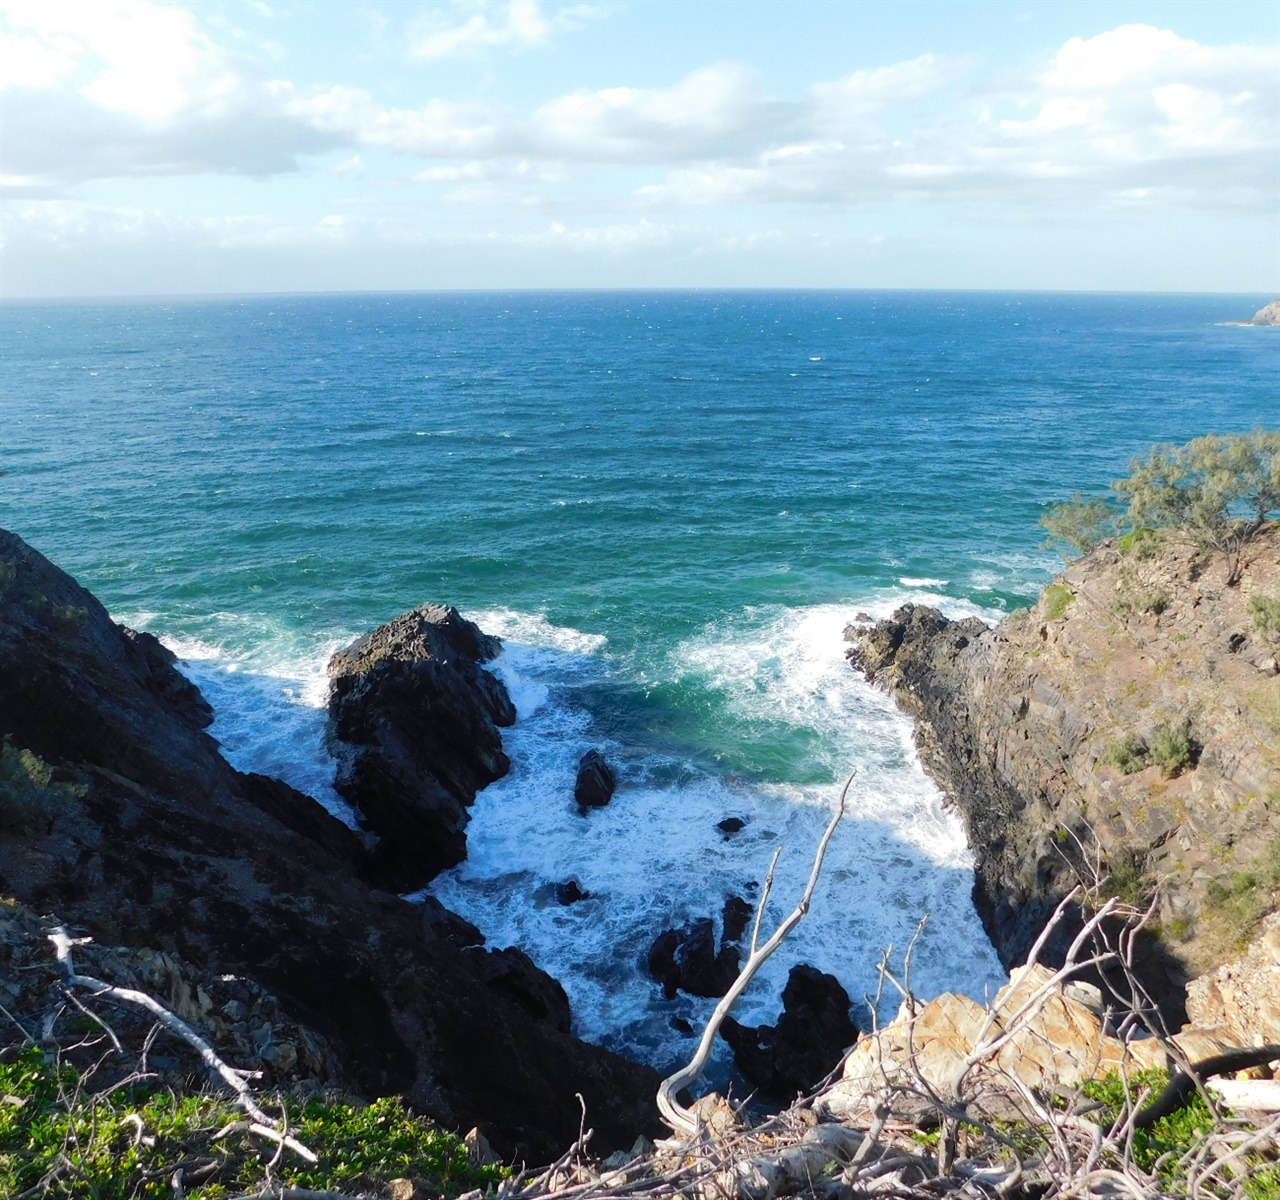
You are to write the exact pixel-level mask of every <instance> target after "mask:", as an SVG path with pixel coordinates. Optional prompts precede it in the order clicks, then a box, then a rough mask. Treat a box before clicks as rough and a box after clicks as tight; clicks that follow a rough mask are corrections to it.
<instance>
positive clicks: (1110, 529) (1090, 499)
mask: <svg viewBox="0 0 1280 1200" xmlns="http://www.w3.org/2000/svg"><path fill="white" fill-rule="evenodd" d="M1119 515H1120V514H1119V513H1118V512H1117V511H1116V509H1115V507H1114V506H1113V505H1112V504H1111V503H1110V502H1109V501H1108V499H1107V498H1106V497H1105V496H1084V495H1082V494H1081V493H1080V492H1076V494H1075V495H1074V496H1072V497H1071V499H1070V500H1067V501H1065V502H1063V503H1061V504H1051V505H1049V507H1048V508H1047V509H1046V510H1045V512H1044V514H1043V515H1042V516H1041V518H1040V527H1041V528H1042V529H1044V530H1045V532H1046V533H1047V534H1048V537H1046V539H1045V543H1044V544H1045V546H1046V547H1049V546H1053V545H1055V544H1057V543H1061V544H1062V545H1064V546H1067V547H1069V548H1070V549H1071V550H1074V551H1075V553H1076V554H1077V555H1079V554H1088V553H1089V551H1090V550H1092V549H1093V548H1094V547H1095V546H1096V545H1097V544H1098V543H1099V542H1102V541H1105V540H1106V539H1107V538H1109V537H1114V536H1115V533H1116V528H1117V525H1116V522H1117V520H1118V518H1119ZM1064 557H1070V555H1064Z"/></svg>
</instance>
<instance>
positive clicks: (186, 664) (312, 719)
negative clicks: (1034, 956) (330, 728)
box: [125, 613, 356, 828]
mask: <svg viewBox="0 0 1280 1200" xmlns="http://www.w3.org/2000/svg"><path fill="white" fill-rule="evenodd" d="M155 620H156V616H155V614H151V613H136V614H131V615H130V616H129V617H128V618H127V619H126V622H125V623H126V624H129V625H131V626H133V628H135V629H144V628H146V627H147V626H148V625H151V624H153V623H154V622H155ZM212 620H213V623H214V625H215V627H216V628H217V629H218V630H219V632H220V633H221V636H219V637H218V640H217V643H214V642H210V641H208V640H205V639H204V638H200V637H196V636H190V635H182V634H171V633H167V634H165V635H164V637H163V639H162V640H163V641H164V643H165V645H166V646H168V647H169V649H170V650H172V651H173V652H174V653H175V654H176V655H177V656H178V666H179V668H180V669H181V670H182V672H183V673H184V674H185V675H186V676H187V677H188V678H189V679H191V680H192V681H193V682H194V683H196V684H197V686H198V687H199V688H200V690H201V691H202V692H203V693H204V696H205V699H207V700H208V701H209V703H210V704H211V705H213V712H214V720H213V724H212V725H211V726H210V727H209V732H210V733H211V734H212V735H213V736H214V737H215V738H217V740H218V742H219V743H220V744H221V746H222V752H223V754H224V755H225V756H226V758H227V761H228V762H230V763H231V765H232V766H233V767H235V768H236V769H237V770H240V771H256V772H259V773H261V774H263V775H274V776H275V777H276V778H277V779H283V780H284V781H285V782H286V783H288V784H290V785H292V786H293V787H295V788H297V789H298V790H299V791H300V792H305V793H306V794H307V795H309V796H311V797H313V798H314V799H315V800H317V801H318V802H319V803H320V804H321V805H323V806H324V807H325V808H326V809H328V811H329V812H330V813H332V814H333V815H334V816H335V817H337V818H338V819H339V820H340V821H343V822H345V823H346V824H347V825H350V826H351V827H352V828H355V825H356V821H355V814H354V813H353V812H352V810H351V807H350V805H348V804H347V802H346V801H345V800H343V799H342V797H341V796H339V795H338V793H337V792H336V791H335V790H334V787H333V759H332V758H331V757H330V756H329V752H328V751H327V750H326V749H325V745H324V727H325V705H326V703H327V699H328V691H329V681H328V676H327V675H326V672H325V667H326V665H327V663H328V661H329V657H330V655H332V653H333V651H334V650H336V649H337V648H338V647H339V646H341V645H345V644H346V642H347V641H349V640H350V639H349V638H331V639H325V640H323V641H319V642H312V641H309V640H306V639H301V638H299V637H297V636H295V635H290V634H289V633H287V632H286V631H284V630H282V629H279V628H275V627H272V626H269V625H262V624H258V625H253V626H252V627H249V628H246V626H248V625H251V623H250V622H247V621H246V620H245V619H243V618H240V617H237V616H236V615H235V614H231V613H217V614H214V617H213V619H212ZM227 643H231V644H239V645H242V646H243V645H248V646H249V647H250V648H249V649H244V650H238V651H232V650H228V649H226V644H227Z"/></svg>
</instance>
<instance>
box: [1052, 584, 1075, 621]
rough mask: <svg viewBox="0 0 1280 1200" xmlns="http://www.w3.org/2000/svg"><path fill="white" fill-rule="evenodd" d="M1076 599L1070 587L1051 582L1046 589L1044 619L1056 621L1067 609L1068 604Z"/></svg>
mask: <svg viewBox="0 0 1280 1200" xmlns="http://www.w3.org/2000/svg"><path fill="white" fill-rule="evenodd" d="M1074 599H1075V596H1074V595H1073V594H1072V592H1071V591H1070V589H1068V588H1065V587H1063V586H1062V584H1060V583H1051V584H1050V585H1049V586H1048V587H1047V588H1045V589H1044V619H1045V620H1046V621H1056V620H1058V618H1059V617H1061V616H1062V614H1063V613H1065V612H1066V611H1067V605H1068V604H1070V603H1071V601H1072V600H1074Z"/></svg>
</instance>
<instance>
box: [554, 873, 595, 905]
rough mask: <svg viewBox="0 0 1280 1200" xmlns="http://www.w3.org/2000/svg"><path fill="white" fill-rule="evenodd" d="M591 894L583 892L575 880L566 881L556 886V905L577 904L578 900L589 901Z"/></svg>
mask: <svg viewBox="0 0 1280 1200" xmlns="http://www.w3.org/2000/svg"><path fill="white" fill-rule="evenodd" d="M590 896H591V893H590V892H584V891H583V890H582V885H581V884H580V883H579V882H578V881H577V880H576V879H567V880H565V882H564V883H557V884H556V903H558V904H564V905H569V904H577V903H578V901H579V900H587V899H590Z"/></svg>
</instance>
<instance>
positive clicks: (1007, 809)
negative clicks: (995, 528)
mask: <svg viewBox="0 0 1280 1200" xmlns="http://www.w3.org/2000/svg"><path fill="white" fill-rule="evenodd" d="M1225 579H1226V570H1225V564H1224V563H1223V561H1222V560H1221V558H1220V557H1217V556H1208V557H1206V556H1204V555H1202V554H1199V553H1197V552H1196V551H1195V550H1194V548H1192V547H1191V546H1189V545H1185V544H1180V543H1177V542H1174V541H1169V542H1166V543H1165V544H1163V545H1159V546H1153V545H1152V544H1151V543H1150V542H1147V543H1146V545H1143V543H1142V542H1141V541H1139V543H1138V544H1137V545H1136V546H1132V547H1130V548H1129V551H1128V553H1121V551H1120V550H1119V548H1118V547H1117V545H1116V543H1114V542H1109V543H1105V544H1104V545H1102V546H1100V547H1099V548H1098V549H1097V550H1095V551H1093V552H1092V553H1091V554H1089V555H1088V556H1087V557H1085V558H1083V559H1081V560H1079V561H1078V562H1076V563H1074V564H1072V565H1071V566H1070V567H1069V568H1068V569H1067V570H1066V571H1065V572H1064V573H1063V574H1062V575H1061V576H1060V577H1059V578H1058V579H1057V580H1056V581H1055V582H1054V583H1053V584H1051V585H1050V586H1049V587H1048V588H1046V590H1045V592H1044V593H1043V594H1042V596H1041V598H1040V600H1039V602H1038V603H1037V604H1036V606H1035V607H1034V608H1033V609H1030V610H1027V611H1024V612H1021V613H1016V614H1013V615H1011V616H1010V617H1008V618H1007V619H1006V620H1005V621H1003V622H1002V623H1001V624H1000V625H998V626H997V627H996V628H994V629H989V628H988V627H986V626H985V625H984V624H983V623H982V622H980V621H977V620H975V619H969V620H964V621H948V620H947V619H946V618H945V617H943V616H942V615H941V614H940V613H938V612H936V611H934V610H932V609H927V608H916V607H913V606H910V605H907V606H905V607H903V608H902V609H899V610H898V612H896V613H894V615H893V617H892V618H890V619H889V620H887V621H881V622H879V623H877V624H876V625H874V626H867V627H862V628H854V627H851V628H850V630H849V631H848V632H847V634H846V636H847V637H848V638H849V640H850V641H851V642H852V643H853V645H852V647H851V649H850V651H849V657H850V660H851V661H852V663H853V665H854V666H855V667H856V668H857V669H860V670H862V671H863V672H864V673H865V674H866V675H867V677H868V679H870V680H872V681H874V682H876V683H879V684H880V685H882V686H884V687H886V688H888V689H889V690H890V691H891V692H892V693H893V695H894V697H895V698H896V699H897V701H898V703H899V704H900V705H901V706H902V708H903V709H904V710H905V711H907V712H908V713H910V714H911V715H912V716H914V717H915V718H916V719H917V724H916V740H917V743H918V745H919V747H920V751H921V755H922V758H923V759H924V762H925V764H926V766H927V767H928V768H929V770H930V771H931V772H932V773H933V774H934V775H935V776H936V777H937V779H938V780H939V782H940V783H941V785H942V787H943V788H944V790H945V791H946V792H947V793H948V795H949V797H950V798H951V799H952V801H953V802H954V803H955V804H956V805H957V806H958V808H959V809H960V811H961V813H962V815H963V818H964V820H965V823H966V827H967V830H968V833H969V841H970V844H971V845H972V847H973V849H974V851H975V853H976V855H977V860H978V861H977V872H976V882H975V900H976V902H977V905H978V909H979V912H980V913H981V914H982V918H983V921H984V923H985V925H986V927H987V931H988V933H989V934H990V935H991V938H992V941H993V942H994V943H995V945H996V947H997V949H998V950H999V952H1000V955H1001V957H1002V959H1003V960H1004V962H1005V963H1006V965H1013V964H1016V963H1018V962H1020V961H1022V959H1023V958H1024V957H1025V955H1026V952H1027V950H1028V949H1029V947H1030V945H1031V942H1032V941H1033V940H1034V939H1035V937H1036V936H1037V934H1038V933H1039V932H1040V930H1041V928H1042V927H1043V925H1044V922H1045V919H1046V918H1047V916H1048V915H1049V913H1050V912H1051V911H1052V909H1053V907H1054V905H1055V904H1056V902H1057V901H1058V899H1060V898H1061V896H1062V895H1064V894H1065V892H1066V891H1067V890H1068V889H1069V887H1070V886H1071V884H1072V883H1073V882H1074V880H1075V870H1074V869H1073V865H1074V867H1078V866H1079V864H1080V861H1081V858H1082V855H1081V850H1080V847H1084V848H1086V850H1087V851H1090V852H1091V851H1092V850H1093V848H1094V847H1096V848H1097V849H1098V850H1100V852H1101V854H1102V857H1103V859H1104V861H1105V863H1106V864H1107V867H1108V869H1109V870H1110V872H1111V874H1112V876H1113V886H1117V887H1126V888H1127V889H1128V890H1129V891H1131V892H1133V893H1134V894H1140V893H1141V892H1142V890H1143V888H1144V886H1145V884H1144V881H1143V879H1142V878H1141V877H1142V876H1144V875H1145V876H1148V877H1149V878H1150V879H1151V880H1152V881H1154V880H1157V879H1158V880H1159V893H1160V907H1159V913H1158V921H1159V926H1158V930H1159V938H1158V940H1156V941H1154V942H1152V943H1150V957H1151V961H1150V962H1149V963H1148V964H1147V966H1148V978H1149V980H1150V982H1152V983H1153V984H1154V985H1155V986H1156V987H1157V988H1158V989H1160V990H1161V991H1162V992H1163V994H1164V995H1165V996H1166V998H1168V997H1172V996H1176V995H1179V994H1180V992H1181V985H1182V984H1183V983H1184V982H1185V979H1186V977H1187V976H1188V975H1198V974H1200V973H1201V972H1203V971H1205V970H1207V969H1208V968H1210V967H1212V966H1215V965H1216V964H1217V963H1219V962H1221V961H1223V960H1225V959H1226V958H1229V957H1231V956H1233V955H1234V953H1236V952H1237V951H1238V950H1239V948H1240V945H1241V943H1242V941H1244V940H1247V938H1248V937H1249V936H1250V934H1251V933H1252V932H1254V930H1255V928H1256V924H1257V921H1258V920H1259V919H1260V917H1261V915H1262V914H1263V913H1265V912H1266V911H1268V910H1269V909H1270V908H1274V907H1275V903H1274V898H1273V897H1272V896H1271V895H1270V891H1269V888H1268V887H1267V885H1266V882H1265V881H1266V879H1267V878H1269V876H1268V875H1267V871H1268V870H1269V867H1267V866H1266V864H1268V863H1270V862H1271V861H1273V859H1274V856H1275V852H1276V849H1277V848H1278V847H1280V677H1278V675H1277V663H1276V657H1275V653H1276V647H1275V646H1274V645H1273V644H1272V643H1271V642H1270V641H1268V639H1267V636H1266V635H1265V634H1264V633H1263V632H1261V631H1259V630H1258V629H1256V628H1255V626H1254V622H1253V620H1252V618H1251V615H1250V612H1249V601H1250V598H1251V597H1254V596H1261V595H1267V596H1274V595H1276V594H1277V593H1280V530H1278V529H1277V528H1276V527H1275V526H1272V527H1270V528H1269V529H1267V530H1265V531H1264V532H1263V534H1262V535H1261V536H1260V537H1259V539H1258V540H1257V541H1256V542H1255V543H1254V544H1252V545H1251V546H1250V547H1249V548H1248V549H1247V550H1246V553H1245V556H1244V570H1243V576H1242V579H1241V582H1240V584H1239V586H1237V587H1228V586H1227V585H1226V583H1225ZM1268 797H1270V799H1268ZM1273 809H1274V810H1275V811H1273ZM1085 857H1087V855H1085ZM1259 864H1262V866H1259ZM1249 878H1254V879H1255V880H1258V881H1260V882H1259V883H1256V884H1255V885H1254V887H1253V888H1252V889H1250V888H1247V887H1242V885H1243V884H1244V883H1246V882H1247V880H1248V879H1249ZM1271 886H1274V883H1273V884H1272V885H1271ZM1260 887H1262V888H1266V891H1267V894H1265V895H1264V894H1262V893H1261V892H1259V891H1258V889H1259V888H1260ZM1250 891H1253V892H1258V894H1256V895H1246V894H1245V893H1246V892H1250Z"/></svg>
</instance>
